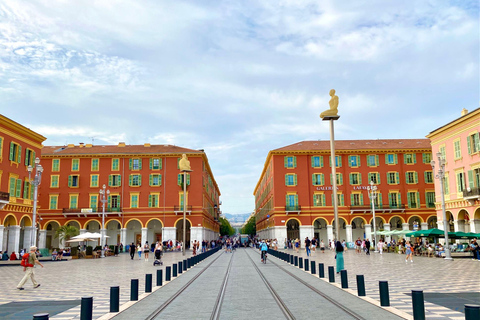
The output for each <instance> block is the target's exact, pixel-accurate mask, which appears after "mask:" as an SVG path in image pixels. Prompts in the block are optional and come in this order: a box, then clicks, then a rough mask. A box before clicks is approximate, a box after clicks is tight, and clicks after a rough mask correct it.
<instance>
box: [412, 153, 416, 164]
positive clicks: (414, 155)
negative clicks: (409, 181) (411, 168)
mask: <svg viewBox="0 0 480 320" xmlns="http://www.w3.org/2000/svg"><path fill="white" fill-rule="evenodd" d="M412 158H413V163H417V154H416V153H413V154H412Z"/></svg>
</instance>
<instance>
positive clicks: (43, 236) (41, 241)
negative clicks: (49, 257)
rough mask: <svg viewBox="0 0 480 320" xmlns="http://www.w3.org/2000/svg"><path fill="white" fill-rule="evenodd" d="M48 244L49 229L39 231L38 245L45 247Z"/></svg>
mask: <svg viewBox="0 0 480 320" xmlns="http://www.w3.org/2000/svg"><path fill="white" fill-rule="evenodd" d="M46 246H47V230H39V231H38V247H39V248H42V249H44V248H45V247H46Z"/></svg>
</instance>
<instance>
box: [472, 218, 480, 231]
mask: <svg viewBox="0 0 480 320" xmlns="http://www.w3.org/2000/svg"><path fill="white" fill-rule="evenodd" d="M470 232H473V233H479V232H480V219H476V220H470Z"/></svg>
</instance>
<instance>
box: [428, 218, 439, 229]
mask: <svg viewBox="0 0 480 320" xmlns="http://www.w3.org/2000/svg"><path fill="white" fill-rule="evenodd" d="M437 222H438V218H437V216H430V217H428V219H427V225H428V229H434V228H438V223H437Z"/></svg>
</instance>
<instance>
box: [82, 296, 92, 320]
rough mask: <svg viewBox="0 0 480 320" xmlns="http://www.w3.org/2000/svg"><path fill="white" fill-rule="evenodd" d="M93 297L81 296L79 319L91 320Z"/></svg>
mask: <svg viewBox="0 0 480 320" xmlns="http://www.w3.org/2000/svg"><path fill="white" fill-rule="evenodd" d="M92 316H93V297H82V302H81V304H80V320H92Z"/></svg>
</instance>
